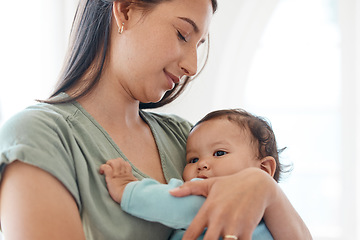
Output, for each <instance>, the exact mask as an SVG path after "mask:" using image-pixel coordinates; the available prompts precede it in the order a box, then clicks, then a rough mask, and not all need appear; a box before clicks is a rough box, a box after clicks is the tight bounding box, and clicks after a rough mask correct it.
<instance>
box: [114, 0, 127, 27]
mask: <svg viewBox="0 0 360 240" xmlns="http://www.w3.org/2000/svg"><path fill="white" fill-rule="evenodd" d="M129 10H130V3H128V2H127V3H126V2H125V3H121V2H119V1H114V2H113V16H114V18H115V22H116V25H117V27H118V28H121V27H122V26H123V25H124V23H125V22H126V21H127V20H128V19H129V16H128V12H129Z"/></svg>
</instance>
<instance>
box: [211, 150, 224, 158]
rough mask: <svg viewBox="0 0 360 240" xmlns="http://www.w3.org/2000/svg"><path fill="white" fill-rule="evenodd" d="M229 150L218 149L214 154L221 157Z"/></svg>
mask: <svg viewBox="0 0 360 240" xmlns="http://www.w3.org/2000/svg"><path fill="white" fill-rule="evenodd" d="M226 153H227V152H225V151H220V150H219V151H216V152H215V153H214V156H215V157H220V156H223V155H225V154H226Z"/></svg>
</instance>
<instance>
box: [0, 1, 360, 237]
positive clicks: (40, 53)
mask: <svg viewBox="0 0 360 240" xmlns="http://www.w3.org/2000/svg"><path fill="white" fill-rule="evenodd" d="M76 6H77V0H50V1H49V0H31V1H28V0H17V1H6V0H0V29H1V33H0V34H1V38H0V61H1V63H0V73H1V75H0V125H1V124H3V123H4V121H6V119H8V118H9V117H10V116H12V115H13V114H15V113H16V112H18V111H20V110H22V109H23V108H25V107H26V106H28V105H30V104H33V103H35V101H34V99H44V98H47V97H48V96H49V94H50V92H51V90H52V87H53V86H54V84H55V82H56V80H57V77H58V74H59V71H60V69H61V66H62V62H63V58H64V55H65V52H66V46H67V42H68V35H69V32H70V28H71V23H72V18H73V15H74V13H75V10H76ZM210 40H211V41H210V55H209V61H208V65H207V66H206V68H205V69H204V71H203V72H202V73H201V74H200V75H199V77H198V78H197V79H195V80H194V82H193V83H192V84H191V86H190V88H189V89H188V90H187V91H186V92H185V93H184V94H183V95H182V96H181V97H180V98H179V99H178V100H176V101H175V102H174V103H172V104H171V105H170V106H166V107H163V108H160V109H157V110H156V111H158V112H168V113H175V114H178V115H180V116H182V117H184V118H186V119H188V120H190V121H192V122H196V121H197V120H199V119H200V118H201V117H202V116H203V115H205V114H206V113H207V112H209V111H212V110H215V109H220V108H234V107H241V108H244V109H246V110H248V111H249V112H251V113H253V114H256V115H260V116H264V117H266V118H267V119H268V120H269V121H270V122H271V124H272V126H273V129H274V131H275V134H276V136H277V140H278V144H279V147H286V148H287V149H286V150H285V151H284V152H283V153H282V155H281V160H282V161H283V162H284V163H292V164H293V166H294V169H293V171H292V173H291V174H290V175H289V176H288V177H286V178H285V179H283V181H282V182H281V183H280V185H281V187H282V189H283V190H284V191H285V193H286V194H287V196H288V197H289V199H290V201H291V202H292V203H293V205H294V207H295V208H296V209H297V211H298V212H299V214H300V215H301V216H302V218H303V219H304V221H305V222H306V224H307V225H308V227H309V228H310V231H311V233H312V235H313V237H314V239H316V240H325V239H326V240H344V239H349V240H352V239H360V232H359V231H360V210H359V209H360V208H359V205H360V201H359V197H360V196H359V194H360V188H359V186H360V182H359V177H358V175H359V174H360V166H359V165H360V164H359V163H358V162H359V161H358V160H359V153H360V130H359V129H360V128H359V124H360V121H359V120H360V100H359V97H358V96H360V65H359V64H360V60H359V59H360V0H219V8H218V11H217V13H216V14H215V16H214V19H213V22H212V26H211V29H210ZM284 227H286V226H284Z"/></svg>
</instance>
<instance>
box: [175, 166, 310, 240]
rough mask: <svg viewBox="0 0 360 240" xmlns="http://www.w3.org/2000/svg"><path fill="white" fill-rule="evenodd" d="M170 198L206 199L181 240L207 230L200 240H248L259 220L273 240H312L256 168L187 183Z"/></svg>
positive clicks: (275, 187)
mask: <svg viewBox="0 0 360 240" xmlns="http://www.w3.org/2000/svg"><path fill="white" fill-rule="evenodd" d="M172 194H173V195H174V196H186V195H189V194H195V195H203V196H205V197H207V200H206V201H205V203H204V205H203V207H202V208H201V209H200V211H199V212H198V214H197V215H196V217H195V218H194V221H193V222H192V223H191V225H190V226H189V228H188V230H187V231H186V233H185V235H184V238H183V239H196V237H197V236H199V235H200V234H201V232H202V231H203V229H204V228H205V227H207V228H208V230H207V232H206V235H205V237H204V240H210V239H213V240H217V239H218V238H219V237H220V236H224V235H226V234H230V235H236V236H238V237H239V239H249V240H250V239H251V234H252V232H253V231H254V229H255V227H256V226H257V224H258V223H259V222H260V220H261V218H262V217H263V216H264V219H265V222H266V225H267V226H268V228H269V230H270V232H271V233H272V235H273V237H274V239H301V240H304V239H312V237H311V234H310V232H309V230H308V229H307V227H306V225H305V223H304V222H303V221H302V219H301V218H300V217H299V215H298V214H297V212H296V211H295V209H294V208H293V207H292V205H291V204H290V202H289V200H288V199H287V198H286V196H285V194H283V192H282V191H281V189H280V187H279V186H278V184H277V183H276V182H275V181H274V180H273V179H272V178H271V177H270V176H269V175H268V174H266V173H265V172H264V171H262V170H260V169H257V168H249V169H245V170H243V171H241V172H239V173H237V174H234V175H231V176H225V177H217V178H210V179H208V180H204V181H198V182H187V183H185V184H184V185H183V186H181V187H180V188H179V189H176V190H174V191H172Z"/></svg>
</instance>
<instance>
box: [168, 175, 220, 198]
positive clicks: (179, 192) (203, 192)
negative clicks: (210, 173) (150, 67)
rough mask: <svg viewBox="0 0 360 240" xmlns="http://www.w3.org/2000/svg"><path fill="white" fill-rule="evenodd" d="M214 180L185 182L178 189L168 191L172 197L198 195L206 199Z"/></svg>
mask: <svg viewBox="0 0 360 240" xmlns="http://www.w3.org/2000/svg"><path fill="white" fill-rule="evenodd" d="M214 181H215V178H211V179H206V180H203V181H190V182H185V183H184V184H183V185H181V186H180V187H177V188H174V189H172V190H170V191H169V192H170V194H171V195H173V196H174V197H185V196H188V195H199V196H204V197H207V196H208V194H209V189H210V188H211V185H212V184H213V183H214Z"/></svg>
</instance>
